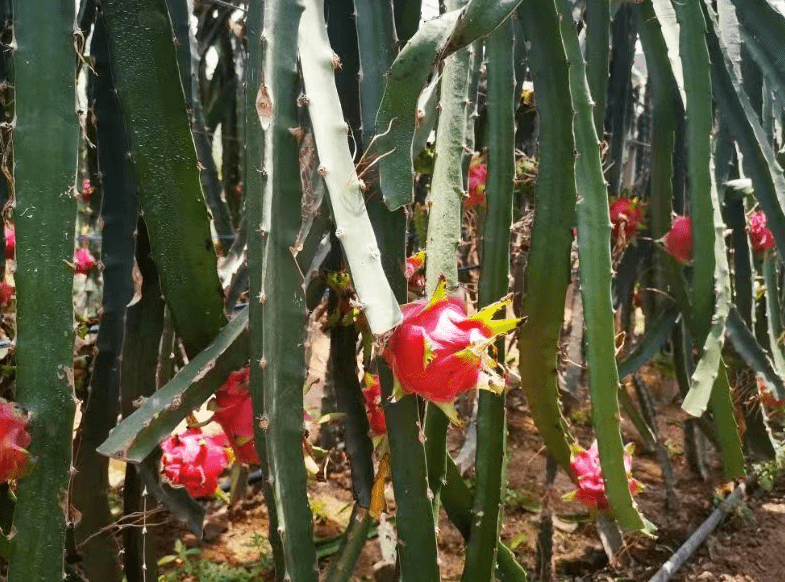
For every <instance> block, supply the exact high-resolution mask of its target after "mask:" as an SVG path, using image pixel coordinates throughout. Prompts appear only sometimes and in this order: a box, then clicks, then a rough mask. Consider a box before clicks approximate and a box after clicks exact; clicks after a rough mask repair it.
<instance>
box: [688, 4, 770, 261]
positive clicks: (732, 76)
mask: <svg viewBox="0 0 785 582" xmlns="http://www.w3.org/2000/svg"><path fill="white" fill-rule="evenodd" d="M702 5H703V4H702ZM704 7H705V5H704ZM715 21H716V18H715V15H714V14H713V12H712V11H710V10H709V9H708V8H706V22H707V29H708V30H707V35H706V41H707V45H708V50H709V55H710V56H711V75H712V88H713V89H714V94H715V96H716V98H717V102H718V104H719V105H720V107H721V108H722V112H723V116H722V118H723V120H725V122H726V123H727V124H728V127H729V129H730V130H731V133H732V134H733V137H734V139H735V140H736V142H737V143H738V144H739V149H740V150H741V153H742V155H743V156H744V169H745V172H747V174H748V175H749V177H750V179H751V180H752V186H753V192H754V194H755V197H756V199H757V200H758V202H760V206H761V209H762V210H763V212H764V214H765V215H766V225H767V227H768V228H769V229H770V230H771V232H772V234H773V235H774V242H775V243H776V245H777V248H778V249H780V252H783V249H785V212H783V208H785V176H783V174H782V169H781V168H780V167H779V166H778V164H777V162H776V159H775V153H774V151H773V150H772V148H771V146H770V144H769V141H768V139H767V137H766V132H765V131H764V129H763V127H762V126H761V124H760V123H759V121H758V116H757V114H756V113H755V110H754V109H753V107H752V104H751V103H750V100H749V98H748V96H747V93H746V92H745V91H744V88H743V87H742V84H741V81H740V80H739V78H738V76H737V75H736V73H735V71H734V69H733V67H732V66H731V64H730V63H729V62H728V60H727V52H728V51H727V47H725V46H724V45H723V43H722V40H721V39H720V38H719V36H718V35H717V32H716V28H717V25H716V22H715ZM745 234H746V233H745ZM745 242H746V236H745Z"/></svg>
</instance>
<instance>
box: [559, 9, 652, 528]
mask: <svg viewBox="0 0 785 582" xmlns="http://www.w3.org/2000/svg"><path fill="white" fill-rule="evenodd" d="M557 6H558V8H559V12H560V18H559V21H560V29H561V34H562V42H563V43H564V50H565V53H566V54H567V58H568V59H569V61H570V94H571V96H572V105H573V109H574V110H575V117H574V120H573V124H574V132H575V146H576V149H577V151H578V155H577V156H576V158H575V178H576V183H577V184H579V185H580V188H579V190H578V203H577V205H576V207H577V216H578V256H579V260H580V266H581V292H582V296H583V305H584V321H585V322H586V362H587V364H588V367H589V391H590V393H591V401H592V421H593V424H594V427H595V434H596V436H597V444H598V448H599V453H600V464H601V466H602V474H603V479H604V481H605V494H606V495H607V497H608V501H609V503H610V506H611V510H612V512H613V515H614V517H615V518H616V520H617V521H618V524H619V526H620V527H621V528H623V529H625V530H639V529H642V528H643V527H644V521H643V518H642V517H641V515H640V514H639V513H638V510H637V509H636V508H635V505H634V503H633V500H632V496H631V495H630V488H629V485H628V483H627V474H626V471H625V468H624V450H623V442H622V438H621V430H620V428H619V401H618V390H619V376H618V371H617V369H616V354H615V347H616V346H615V342H614V323H613V306H612V301H611V292H610V291H611V252H610V238H611V223H610V218H609V215H608V192H607V190H606V188H605V180H604V178H603V175H602V163H601V160H600V152H599V148H598V143H599V142H598V141H597V133H596V131H595V130H594V123H593V119H592V105H591V97H590V95H589V86H588V83H587V82H586V73H585V67H584V62H583V58H582V56H581V50H580V45H579V43H578V35H577V33H576V31H575V24H574V22H573V20H572V17H571V16H570V14H571V13H570V6H569V2H568V0H557Z"/></svg>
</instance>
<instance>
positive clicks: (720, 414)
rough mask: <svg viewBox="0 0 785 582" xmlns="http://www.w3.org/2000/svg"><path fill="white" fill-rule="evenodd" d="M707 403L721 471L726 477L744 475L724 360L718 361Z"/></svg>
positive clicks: (741, 452) (741, 453) (739, 441)
mask: <svg viewBox="0 0 785 582" xmlns="http://www.w3.org/2000/svg"><path fill="white" fill-rule="evenodd" d="M709 405H710V406H711V411H712V414H713V415H714V424H715V426H716V427H717V440H718V441H719V445H720V453H721V455H722V472H723V474H724V475H725V478H726V479H736V478H737V477H744V475H745V474H746V471H745V467H744V451H743V450H742V446H741V438H740V437H739V429H738V426H737V424H736V416H735V414H734V413H733V400H732V399H731V391H730V384H729V383H728V371H727V369H726V368H725V363H724V362H720V366H719V372H718V374H717V379H716V381H715V384H714V387H713V389H712V391H711V400H710V401H709Z"/></svg>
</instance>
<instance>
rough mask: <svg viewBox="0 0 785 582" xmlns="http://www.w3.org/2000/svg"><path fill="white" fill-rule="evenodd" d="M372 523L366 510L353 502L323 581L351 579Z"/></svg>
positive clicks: (346, 581)
mask: <svg viewBox="0 0 785 582" xmlns="http://www.w3.org/2000/svg"><path fill="white" fill-rule="evenodd" d="M373 523H374V519H373V517H371V514H370V513H369V512H368V510H367V509H366V508H364V507H361V506H359V505H357V504H355V506H354V508H353V509H352V515H351V517H350V518H349V525H347V526H346V531H345V532H344V535H343V539H342V540H341V546H340V549H339V550H338V553H337V554H336V556H335V559H334V560H333V561H332V562H331V563H330V568H329V569H328V570H327V574H326V575H325V578H324V579H325V582H349V581H350V580H351V579H352V574H354V568H355V566H356V564H357V560H358V559H359V557H360V553H361V552H362V549H363V547H364V546H365V541H366V540H367V539H368V533H369V532H370V531H371V526H372V525H373Z"/></svg>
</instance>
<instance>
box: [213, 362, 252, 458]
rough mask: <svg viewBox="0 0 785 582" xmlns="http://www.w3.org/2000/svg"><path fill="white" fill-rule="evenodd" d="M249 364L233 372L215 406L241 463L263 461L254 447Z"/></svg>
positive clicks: (220, 391) (216, 412)
mask: <svg viewBox="0 0 785 582" xmlns="http://www.w3.org/2000/svg"><path fill="white" fill-rule="evenodd" d="M250 374H251V373H250V370H249V368H248V366H246V367H245V368H243V369H242V370H239V371H237V372H232V373H231V374H229V377H228V378H227V379H226V382H224V383H223V384H222V385H221V387H220V388H219V389H218V391H217V392H216V393H215V400H214V401H213V403H212V405H211V406H212V407H213V408H214V409H215V415H214V416H213V420H215V421H216V422H217V423H218V424H220V425H221V428H222V429H223V431H224V433H225V434H226V436H227V437H228V438H229V443H230V444H231V445H232V449H233V450H234V454H235V457H236V458H237V460H238V461H240V462H241V463H245V464H248V465H254V464H257V463H259V455H257V454H256V448H255V447H254V426H253V404H252V402H251V393H250V392H249V391H248V380H249V379H250Z"/></svg>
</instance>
